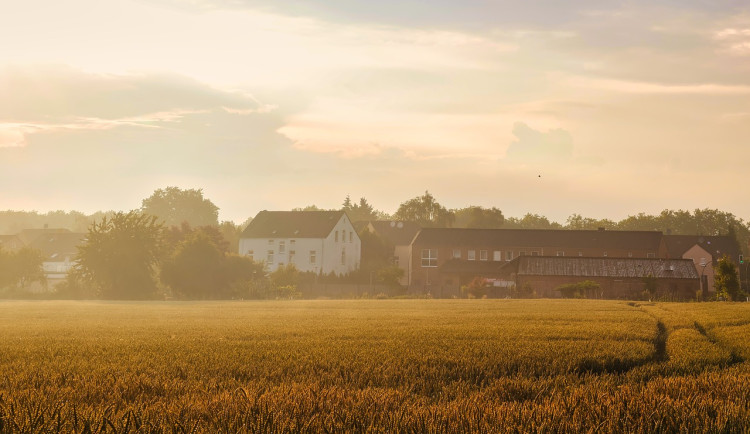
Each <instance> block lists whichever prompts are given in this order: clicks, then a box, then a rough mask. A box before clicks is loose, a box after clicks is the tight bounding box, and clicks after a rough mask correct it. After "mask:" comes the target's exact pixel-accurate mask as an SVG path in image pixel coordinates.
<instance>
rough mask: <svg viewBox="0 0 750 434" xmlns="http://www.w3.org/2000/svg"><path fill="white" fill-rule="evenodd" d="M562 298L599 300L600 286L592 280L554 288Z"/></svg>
mask: <svg viewBox="0 0 750 434" xmlns="http://www.w3.org/2000/svg"><path fill="white" fill-rule="evenodd" d="M555 289H556V290H557V291H560V294H561V295H562V296H563V297H564V298H600V297H601V285H599V284H598V283H596V282H594V281H593V280H583V281H581V282H576V283H568V284H565V285H560V286H558V287H557V288H555Z"/></svg>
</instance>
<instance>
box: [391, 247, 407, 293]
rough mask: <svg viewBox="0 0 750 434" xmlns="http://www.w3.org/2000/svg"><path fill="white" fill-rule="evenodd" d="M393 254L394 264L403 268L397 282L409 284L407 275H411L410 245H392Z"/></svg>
mask: <svg viewBox="0 0 750 434" xmlns="http://www.w3.org/2000/svg"><path fill="white" fill-rule="evenodd" d="M393 256H394V258H395V264H394V265H396V266H397V267H398V268H400V269H402V270H404V275H403V277H401V279H400V280H399V282H398V283H400V284H401V285H404V286H406V285H408V284H409V276H410V275H411V246H396V247H394V249H393Z"/></svg>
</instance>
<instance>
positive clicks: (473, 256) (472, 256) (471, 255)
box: [466, 250, 477, 261]
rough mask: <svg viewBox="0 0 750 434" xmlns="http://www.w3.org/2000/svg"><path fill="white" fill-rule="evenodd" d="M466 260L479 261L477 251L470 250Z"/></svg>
mask: <svg viewBox="0 0 750 434" xmlns="http://www.w3.org/2000/svg"><path fill="white" fill-rule="evenodd" d="M466 259H468V260H470V261H473V260H475V259H477V251H476V250H469V251H468V252H466Z"/></svg>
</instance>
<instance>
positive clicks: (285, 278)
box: [269, 264, 300, 298]
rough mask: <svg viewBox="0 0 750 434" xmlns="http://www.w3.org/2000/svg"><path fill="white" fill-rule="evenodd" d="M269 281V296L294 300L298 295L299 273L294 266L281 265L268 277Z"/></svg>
mask: <svg viewBox="0 0 750 434" xmlns="http://www.w3.org/2000/svg"><path fill="white" fill-rule="evenodd" d="M269 278H270V281H271V293H270V295H271V296H273V297H276V298H296V297H297V296H298V295H299V293H298V292H297V287H298V285H299V283H300V272H299V270H297V267H295V266H294V264H286V265H282V266H280V267H279V268H277V269H276V271H274V272H273V273H271V274H270V276H269Z"/></svg>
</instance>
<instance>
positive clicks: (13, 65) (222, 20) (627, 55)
mask: <svg viewBox="0 0 750 434" xmlns="http://www.w3.org/2000/svg"><path fill="white" fill-rule="evenodd" d="M748 167H750V3H748V2H747V1H746V0H743V1H722V0H717V1H705V0H684V1H676V0H668V1H658V2H653V1H645V0H633V1H610V2H601V1H593V0H571V1H566V2H560V1H557V0H543V1H537V2H516V1H491V0H466V1H462V2H456V1H447V0H432V1H429V2H428V1H424V0H399V1H391V0H383V1H379V2H373V1H364V0H305V1H303V0H290V1H284V2H279V1H272V0H108V1H106V2H102V1H98V0H67V1H65V2H60V1H51V0H25V1H23V2H11V3H9V4H7V5H4V7H3V14H2V17H0V209H12V210H37V211H40V212H46V211H50V210H58V209H62V210H78V211H82V212H86V213H93V212H95V211H99V210H102V211H104V210H130V209H135V208H138V207H140V205H141V201H142V200H143V199H144V198H146V197H148V196H149V195H151V193H152V192H153V191H154V190H156V189H158V188H164V187H167V186H177V187H180V188H201V189H203V192H204V195H205V197H207V198H209V199H210V200H211V201H213V202H214V203H215V204H216V205H217V206H218V207H219V208H220V211H219V213H220V214H219V217H220V219H221V220H232V221H235V222H237V223H239V222H242V221H244V220H246V219H247V218H248V217H251V216H254V215H255V214H256V213H257V212H258V211H260V210H263V209H267V210H288V209H292V208H295V207H304V206H307V205H312V204H315V205H317V206H319V207H321V208H338V207H340V206H341V204H342V202H343V201H344V199H345V197H346V196H347V195H350V196H351V197H352V199H354V200H357V199H358V198H360V197H365V198H366V199H367V200H368V202H369V203H370V204H372V205H373V206H374V207H375V208H376V209H379V210H382V211H385V212H388V213H392V212H394V211H395V210H396V209H397V208H398V206H399V204H400V203H402V202H405V201H406V200H408V199H411V198H413V197H416V196H419V195H421V194H423V193H424V192H425V191H426V190H429V192H430V193H431V194H433V195H434V196H435V198H436V199H437V200H438V201H439V202H440V203H441V204H443V205H444V206H446V207H447V208H462V207H466V206H470V205H478V206H485V207H492V206H494V207H497V208H500V209H501V210H503V212H504V214H505V215H506V216H522V215H523V214H525V213H527V212H530V213H536V214H541V215H545V216H547V217H549V218H550V219H552V220H556V221H559V222H563V223H564V221H565V219H566V218H567V217H568V216H570V215H571V214H574V213H577V214H582V215H584V216H587V217H593V218H610V219H613V220H619V219H622V218H625V217H627V216H628V215H633V214H637V213H639V212H646V213H652V214H656V213H659V212H660V211H661V210H663V209H687V210H693V209H696V208H717V209H720V210H722V211H727V212H731V213H734V214H735V215H736V216H738V217H740V218H743V219H745V220H749V219H750V201H748V200H747V197H748V196H747V193H746V189H745V186H746V185H747V179H748V178H747V173H748Z"/></svg>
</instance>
